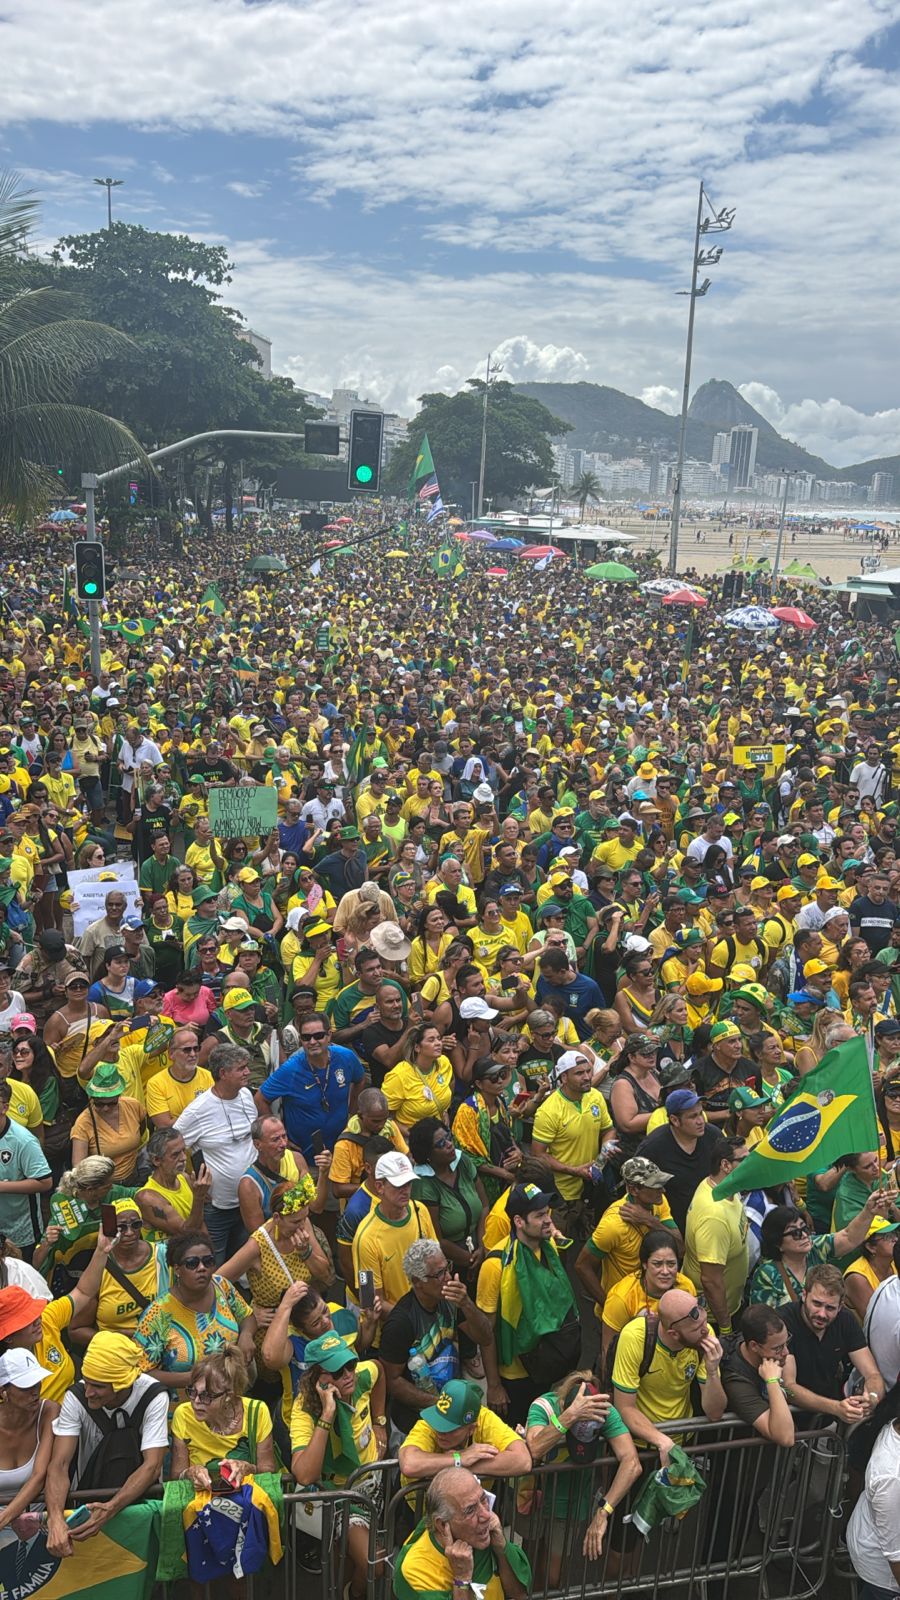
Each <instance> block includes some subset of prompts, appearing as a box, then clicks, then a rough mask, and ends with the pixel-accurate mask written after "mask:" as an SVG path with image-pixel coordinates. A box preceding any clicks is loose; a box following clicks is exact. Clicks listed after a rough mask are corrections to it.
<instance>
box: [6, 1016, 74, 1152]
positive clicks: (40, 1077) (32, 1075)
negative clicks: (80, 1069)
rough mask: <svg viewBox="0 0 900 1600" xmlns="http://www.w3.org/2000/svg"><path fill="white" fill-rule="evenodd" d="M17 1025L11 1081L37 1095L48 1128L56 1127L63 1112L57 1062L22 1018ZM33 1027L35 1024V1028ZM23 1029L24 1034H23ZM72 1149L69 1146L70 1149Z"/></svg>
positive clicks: (14, 1034) (17, 1020) (14, 1035)
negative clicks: (57, 1118) (26, 1028)
mask: <svg viewBox="0 0 900 1600" xmlns="http://www.w3.org/2000/svg"><path fill="white" fill-rule="evenodd" d="M16 1022H18V1024H19V1027H17V1026H16V1025H15V1023H14V1025H13V1050H12V1069H11V1071H10V1074H9V1075H10V1077H11V1078H15V1079H18V1081H19V1082H20V1083H27V1084H28V1087H29V1088H30V1089H33V1090H34V1092H35V1094H36V1095H37V1097H38V1099H39V1101H40V1103H41V1110H42V1111H43V1113H44V1126H45V1128H50V1127H52V1125H53V1123H54V1122H55V1120H56V1117H57V1114H58V1112H59V1075H58V1073H57V1071H56V1062H55V1061H54V1059H53V1057H52V1055H51V1054H50V1051H49V1050H48V1049H47V1046H46V1045H45V1044H44V1042H43V1040H41V1039H38V1038H37V1036H36V1035H35V1034H34V1033H32V1032H31V1031H30V1030H29V1031H27V1032H26V1031H25V1029H24V1028H22V1027H21V1022H22V1019H21V1017H19V1018H17V1019H16ZM32 1025H33V1024H32ZM20 1029H21V1031H20ZM66 1148H67V1149H68V1144H67V1146H66Z"/></svg>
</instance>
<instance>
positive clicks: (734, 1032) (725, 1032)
mask: <svg viewBox="0 0 900 1600" xmlns="http://www.w3.org/2000/svg"><path fill="white" fill-rule="evenodd" d="M740 1037H741V1030H740V1028H739V1027H738V1026H737V1024H736V1023H734V1022H714V1023H713V1025H712V1027H711V1028H710V1030H709V1042H710V1044H716V1043H717V1042H718V1040H719V1039H739V1038H740Z"/></svg>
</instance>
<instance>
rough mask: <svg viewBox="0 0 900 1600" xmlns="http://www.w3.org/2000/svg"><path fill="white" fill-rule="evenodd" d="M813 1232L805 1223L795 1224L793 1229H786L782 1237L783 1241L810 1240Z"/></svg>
mask: <svg viewBox="0 0 900 1600" xmlns="http://www.w3.org/2000/svg"><path fill="white" fill-rule="evenodd" d="M811 1231H812V1230H811V1229H810V1228H808V1227H807V1226H806V1223H805V1222H795V1223H794V1225H793V1227H791V1228H785V1230H784V1233H783V1234H782V1236H781V1237H782V1238H783V1239H808V1238H810V1237H811Z"/></svg>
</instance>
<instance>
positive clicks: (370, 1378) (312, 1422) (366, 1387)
mask: <svg viewBox="0 0 900 1600" xmlns="http://www.w3.org/2000/svg"><path fill="white" fill-rule="evenodd" d="M377 1382H378V1363H377V1362H375V1361H361V1362H360V1363H359V1366H358V1367H357V1369H356V1388H355V1389H354V1391H353V1400H352V1402H351V1403H352V1406H353V1421H352V1428H353V1442H354V1444H355V1445H356V1453H357V1455H358V1456H359V1462H360V1466H365V1464H366V1463H367V1462H369V1461H377V1459H378V1440H377V1439H376V1437H375V1428H374V1425H373V1423H372V1407H371V1404H370V1399H369V1396H370V1395H371V1392H372V1390H373V1389H374V1387H375V1385H376V1383H377ZM315 1427H316V1418H315V1417H312V1416H310V1414H309V1412H308V1411H305V1410H304V1409H303V1402H302V1400H301V1399H300V1396H299V1395H298V1397H297V1399H296V1400H295V1401H294V1404H293V1407H292V1409H291V1450H292V1451H296V1450H305V1449H306V1446H307V1445H308V1444H309V1441H310V1439H311V1438H312V1436H313V1434H314V1432H315ZM329 1437H330V1440H331V1449H332V1454H333V1455H335V1456H338V1455H340V1452H341V1442H340V1439H339V1437H338V1435H337V1434H336V1433H335V1431H334V1429H333V1428H332V1430H331V1433H330V1435H329ZM326 1481H327V1482H328V1483H329V1484H335V1485H337V1487H338V1488H339V1487H340V1485H341V1484H342V1483H346V1481H347V1475H346V1474H344V1476H343V1477H342V1476H341V1475H340V1474H338V1473H335V1475H334V1477H332V1478H328V1479H327V1480H326Z"/></svg>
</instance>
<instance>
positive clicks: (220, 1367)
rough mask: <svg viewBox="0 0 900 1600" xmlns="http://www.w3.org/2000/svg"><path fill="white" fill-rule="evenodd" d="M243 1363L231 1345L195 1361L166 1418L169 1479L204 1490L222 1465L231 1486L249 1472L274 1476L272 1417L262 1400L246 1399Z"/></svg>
mask: <svg viewBox="0 0 900 1600" xmlns="http://www.w3.org/2000/svg"><path fill="white" fill-rule="evenodd" d="M248 1382H249V1379H248V1373H247V1363H246V1361H245V1360H244V1357H243V1355H242V1353H241V1351H240V1350H239V1349H238V1347H237V1345H226V1346H225V1348H224V1349H222V1350H215V1351H213V1352H212V1353H211V1354H210V1355H207V1356H204V1357H203V1359H202V1360H201V1361H198V1362H197V1364H196V1366H194V1368H193V1369H192V1371H191V1377H190V1382H189V1384H188V1386H187V1389H186V1390H185V1393H186V1395H187V1400H186V1401H184V1402H182V1404H181V1405H178V1406H176V1407H175V1412H174V1415H173V1417H172V1460H171V1465H170V1468H169V1477H170V1478H189V1479H190V1481H191V1483H192V1484H193V1485H194V1488H195V1489H208V1488H209V1487H210V1485H211V1483H212V1479H213V1477H214V1476H218V1475H219V1474H220V1473H221V1470H222V1468H223V1466H225V1464H226V1463H227V1464H228V1468H229V1469H230V1471H229V1474H228V1475H229V1477H230V1479H231V1481H232V1482H233V1483H234V1486H235V1487H237V1486H238V1485H239V1484H240V1483H241V1482H243V1480H244V1478H245V1477H246V1476H247V1475H248V1473H251V1472H274V1471H275V1447H274V1444H273V1441H272V1416H271V1412H270V1411H269V1408H268V1406H267V1405H265V1404H264V1402H263V1401H262V1400H249V1399H248V1398H247V1395H246V1390H247V1387H248Z"/></svg>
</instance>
